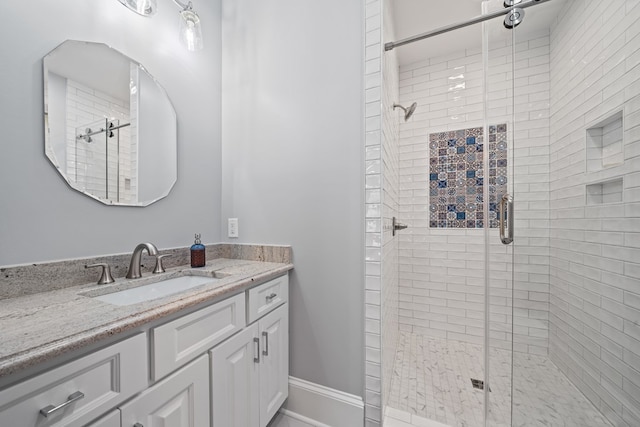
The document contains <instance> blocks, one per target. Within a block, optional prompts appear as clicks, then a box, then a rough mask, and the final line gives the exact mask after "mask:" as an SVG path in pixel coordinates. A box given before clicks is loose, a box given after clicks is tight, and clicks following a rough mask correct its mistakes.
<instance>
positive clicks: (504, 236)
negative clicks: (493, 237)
mask: <svg viewBox="0 0 640 427" xmlns="http://www.w3.org/2000/svg"><path fill="white" fill-rule="evenodd" d="M505 205H506V210H505ZM505 212H506V217H507V221H506V223H507V229H508V230H507V231H506V233H505ZM499 213H500V221H499V225H500V240H501V241H502V243H504V244H505V245H508V244H509V243H511V242H513V197H511V196H510V195H509V194H505V195H504V196H502V199H500V211H499Z"/></svg>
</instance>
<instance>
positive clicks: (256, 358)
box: [253, 338, 260, 363]
mask: <svg viewBox="0 0 640 427" xmlns="http://www.w3.org/2000/svg"><path fill="white" fill-rule="evenodd" d="M253 342H254V343H256V345H257V349H258V352H257V356H256V357H254V358H253V361H254V362H255V363H260V338H254V339H253Z"/></svg>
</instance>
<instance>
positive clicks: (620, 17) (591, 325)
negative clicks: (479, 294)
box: [549, 0, 640, 426]
mask: <svg viewBox="0 0 640 427" xmlns="http://www.w3.org/2000/svg"><path fill="white" fill-rule="evenodd" d="M639 58H640V2H637V1H624V0H614V1H609V2H605V3H603V2H599V1H595V0H589V1H584V0H578V1H570V2H567V4H566V6H565V7H564V8H563V10H562V12H561V13H560V14H559V25H557V26H555V27H554V28H553V29H552V32H551V112H552V116H551V117H552V120H551V290H550V293H551V300H550V314H551V317H550V323H551V327H550V337H549V343H550V345H549V351H550V356H551V359H552V360H553V362H554V363H555V364H556V365H558V367H559V368H560V369H561V370H562V371H563V372H564V373H565V374H567V376H568V377H569V378H570V379H571V381H572V382H573V383H574V384H575V385H576V386H577V387H578V389H580V391H582V392H583V393H584V394H585V395H586V396H587V397H588V398H589V399H590V400H591V401H592V402H593V403H594V404H595V405H596V406H597V407H598V408H599V409H600V410H601V411H602V412H603V413H604V415H605V416H607V418H609V420H611V421H612V423H613V424H614V425H616V426H638V425H640V323H639V322H640V61H639ZM619 112H622V114H621V118H622V132H621V134H620V132H618V134H619V136H622V144H620V145H619V148H623V149H622V151H621V152H622V153H623V155H613V156H611V155H607V150H606V149H605V150H604V153H603V150H602V149H601V150H600V158H599V161H598V159H596V158H595V156H592V153H588V147H589V138H588V137H587V129H589V128H592V127H593V126H594V125H598V124H602V123H606V122H607V120H606V118H607V117H611V116H616V115H617V114H618V113H619ZM604 128H605V131H604V132H601V133H604V134H605V135H606V134H607V132H606V130H607V129H608V128H609V126H604ZM611 128H612V129H613V128H615V126H613V127H611ZM605 145H606V144H605ZM619 148H616V149H615V151H618V152H620V151H619ZM603 154H604V155H603ZM610 154H611V153H610ZM587 159H589V161H587ZM612 163H613V164H612ZM614 178H622V179H623V182H624V184H623V185H620V186H619V187H618V190H617V192H618V196H619V197H620V198H619V199H617V200H616V201H613V200H609V198H608V195H607V194H606V188H607V187H605V194H602V195H601V197H600V198H599V200H598V199H597V198H594V199H591V200H589V202H587V201H586V198H587V197H586V196H587V194H588V190H587V188H586V187H587V185H589V184H597V183H602V182H603V181H604V182H609V181H610V180H611V179H614Z"/></svg>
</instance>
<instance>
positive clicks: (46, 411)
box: [40, 391, 84, 418]
mask: <svg viewBox="0 0 640 427" xmlns="http://www.w3.org/2000/svg"><path fill="white" fill-rule="evenodd" d="M83 397H84V393H82V392H80V391H76V392H75V393H73V394H72V395H70V396H69V398H68V399H67V401H66V402H64V403H61V404H59V405H58V406H53V405H49V406H47V407H45V408H42V409H40V413H41V414H42V415H44V416H45V418H46V417H48V416H49V415H51V414H53V413H54V412H56V411H58V410H60V409H62V408H64V407H65V406H68V405H71V404H72V403H73V402H75V401H77V400H80V399H82V398H83Z"/></svg>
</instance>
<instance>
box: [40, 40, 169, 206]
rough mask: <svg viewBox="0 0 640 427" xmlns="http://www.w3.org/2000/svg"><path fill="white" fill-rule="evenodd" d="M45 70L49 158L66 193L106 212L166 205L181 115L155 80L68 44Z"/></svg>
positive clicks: (92, 47) (125, 61) (47, 60)
mask: <svg viewBox="0 0 640 427" xmlns="http://www.w3.org/2000/svg"><path fill="white" fill-rule="evenodd" d="M43 63H44V120H45V152H46V155H47V157H48V158H49V160H50V161H51V162H52V163H53V165H54V166H55V167H56V168H57V169H58V171H59V172H60V174H61V175H62V176H63V177H64V179H65V180H66V181H67V182H68V183H69V185H70V186H71V187H72V188H74V189H76V190H78V191H80V192H82V193H84V194H86V195H88V196H90V197H92V198H94V199H97V200H99V201H101V202H102V203H105V204H109V205H126V206H147V205H149V204H151V203H153V202H155V201H157V200H158V199H161V198H163V197H165V196H166V195H167V194H168V193H169V191H170V190H171V188H172V187H173V185H174V184H175V181H176V177H177V144H176V139H177V138H176V113H175V111H174V109H173V106H172V105H171V102H170V101H169V98H168V97H167V95H166V93H165V91H164V89H163V88H162V87H161V86H160V84H159V83H158V82H157V81H156V80H155V79H154V78H153V76H151V75H150V74H149V73H148V72H147V71H146V70H145V69H144V67H143V66H142V65H140V64H139V63H138V62H136V61H133V60H131V59H130V58H128V57H126V56H124V55H123V54H121V53H120V52H118V51H116V50H115V49H112V48H110V47H109V46H107V45H105V44H102V43H90V42H82V41H74V40H67V41H66V42H64V43H62V44H61V45H60V46H58V47H57V48H55V49H54V50H53V51H51V52H50V53H49V54H48V55H46V56H45V57H44V60H43Z"/></svg>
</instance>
